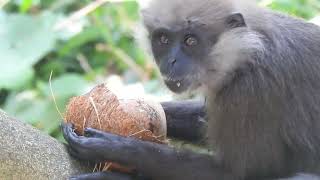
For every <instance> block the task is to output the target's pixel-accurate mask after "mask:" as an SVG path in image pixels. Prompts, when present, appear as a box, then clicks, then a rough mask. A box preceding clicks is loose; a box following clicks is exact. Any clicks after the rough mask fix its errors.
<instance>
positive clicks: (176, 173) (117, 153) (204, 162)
mask: <svg viewBox="0 0 320 180" xmlns="http://www.w3.org/2000/svg"><path fill="white" fill-rule="evenodd" d="M63 134H64V137H65V139H66V141H67V142H68V143H69V145H70V146H69V148H70V153H71V154H72V155H73V156H75V157H77V158H79V159H82V160H87V161H95V162H101V161H106V160H108V161H113V162H118V163H121V164H124V165H129V166H133V167H136V168H137V170H138V171H139V172H141V173H143V174H144V175H147V176H150V177H152V178H154V179H168V180H175V179H185V180H193V179H203V180H207V179H212V177H217V179H224V178H225V177H224V176H225V174H222V172H223V171H222V170H221V169H219V170H218V168H217V167H216V164H215V163H214V161H213V158H212V157H210V156H208V155H201V154H194V153H192V152H189V151H179V150H176V149H173V148H171V147H168V146H166V145H161V144H155V143H151V142H145V141H140V140H137V139H134V138H126V137H122V136H117V135H114V134H109V133H105V132H101V131H98V130H94V129H90V128H89V129H86V130H85V136H78V135H77V134H76V133H74V129H73V128H72V125H70V124H65V125H63ZM220 177H221V178H220Z"/></svg>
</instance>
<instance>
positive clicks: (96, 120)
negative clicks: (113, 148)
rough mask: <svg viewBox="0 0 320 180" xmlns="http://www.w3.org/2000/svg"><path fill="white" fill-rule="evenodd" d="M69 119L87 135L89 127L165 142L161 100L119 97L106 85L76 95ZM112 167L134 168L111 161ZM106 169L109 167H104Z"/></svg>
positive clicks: (127, 170) (130, 169) (76, 129)
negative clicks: (86, 129)
mask: <svg viewBox="0 0 320 180" xmlns="http://www.w3.org/2000/svg"><path fill="white" fill-rule="evenodd" d="M66 109H67V110H66V113H65V121H66V122H68V123H72V124H73V125H74V127H75V132H76V133H77V134H79V135H83V133H84V129H85V128H86V127H91V128H95V129H99V130H101V131H105V132H109V133H113V134H117V135H121V136H125V137H134V138H138V139H141V140H145V141H152V142H156V143H161V144H165V143H166V135H167V126H166V117H165V113H164V110H163V108H162V106H161V105H160V104H159V103H156V102H152V101H149V100H145V99H118V98H117V96H116V95H115V94H114V93H113V92H111V91H110V90H109V89H108V88H107V87H106V85H105V84H101V85H98V86H96V87H95V88H94V89H92V90H91V91H90V92H89V93H87V94H85V95H83V96H77V97H73V98H72V99H71V100H70V102H69V104H68V105H67V108H66ZM108 167H110V168H108V169H111V170H120V171H122V172H130V171H132V169H133V168H123V167H122V166H120V165H118V164H115V163H112V165H111V166H110V164H109V163H108ZM104 169H105V168H104Z"/></svg>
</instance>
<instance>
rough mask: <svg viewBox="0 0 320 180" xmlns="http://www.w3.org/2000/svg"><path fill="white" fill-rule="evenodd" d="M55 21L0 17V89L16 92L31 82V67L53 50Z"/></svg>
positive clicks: (49, 16)
mask: <svg viewBox="0 0 320 180" xmlns="http://www.w3.org/2000/svg"><path fill="white" fill-rule="evenodd" d="M55 19H56V18H55V15H53V14H49V13H47V14H43V15H41V16H29V15H18V14H9V15H8V14H5V13H0V39H1V43H0V64H1V66H0V72H1V75H0V89H1V88H7V89H17V88H19V87H22V86H23V85H25V84H26V83H27V82H28V81H29V80H30V79H31V78H32V76H33V68H32V66H33V65H34V64H35V63H37V62H38V61H40V59H41V58H42V57H43V56H44V55H46V54H47V53H48V52H50V51H51V50H52V49H53V48H54V45H55V40H56V36H55V34H54V32H53V24H54V23H55Z"/></svg>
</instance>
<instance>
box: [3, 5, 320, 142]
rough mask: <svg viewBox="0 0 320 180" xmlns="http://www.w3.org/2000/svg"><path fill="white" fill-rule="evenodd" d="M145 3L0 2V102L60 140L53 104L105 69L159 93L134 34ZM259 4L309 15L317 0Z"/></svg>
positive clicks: (318, 8)
mask: <svg viewBox="0 0 320 180" xmlns="http://www.w3.org/2000/svg"><path fill="white" fill-rule="evenodd" d="M144 3H145V1H134V0H133V1H122V0H110V1H104V0H97V1H92V0H11V1H9V0H0V107H1V108H2V109H3V110H4V111H6V112H8V113H9V114H10V115H12V116H14V117H17V118H19V119H21V120H23V121H25V122H27V123H30V124H32V125H33V126H35V127H36V128H39V129H40V130H42V131H43V132H45V133H47V134H50V135H51V136H53V137H56V138H58V139H60V140H61V139H62V137H61V134H60V132H59V124H60V120H61V116H60V115H59V113H58V111H57V109H56V107H55V106H56V105H57V106H58V108H59V109H60V110H61V111H62V112H63V111H64V108H65V105H66V103H67V102H68V99H69V98H70V97H72V96H75V95H80V94H83V93H85V92H86V91H88V90H89V89H90V88H92V87H93V86H94V85H95V84H98V83H101V82H106V81H107V82H109V81H111V82H113V81H112V80H110V78H109V77H110V76H111V75H118V77H119V78H115V79H117V80H118V81H120V82H121V83H124V84H133V83H135V84H138V85H139V87H142V89H143V90H142V91H144V92H145V93H147V94H153V95H156V96H164V95H165V92H164V91H163V90H162V89H161V88H160V87H162V86H161V82H160V81H159V78H158V76H157V72H156V71H155V67H154V64H153V62H152V58H150V57H149V56H148V55H147V53H146V52H145V51H144V50H143V49H142V48H140V46H139V45H138V44H137V43H136V40H135V35H137V34H140V32H139V25H140V24H139V14H138V10H139V6H140V5H143V4H144ZM259 3H260V4H261V5H262V6H268V7H270V8H272V9H275V10H279V11H283V12H286V13H288V14H291V15H295V16H299V17H302V18H305V19H307V20H310V19H312V18H314V17H316V16H317V15H319V13H320V0H261V1H259ZM51 72H52V78H51V88H50V85H49V78H50V74H51ZM138 89H139V88H138ZM140 89H141V88H140ZM51 90H52V92H53V94H54V96H53V95H52V93H51ZM129 92H130V93H135V92H131V91H129ZM53 97H55V99H56V104H55V103H54V98H53Z"/></svg>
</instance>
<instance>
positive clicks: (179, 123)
mask: <svg viewBox="0 0 320 180" xmlns="http://www.w3.org/2000/svg"><path fill="white" fill-rule="evenodd" d="M161 105H162V107H163V108H164V111H165V113H166V117H167V127H168V136H170V137H175V138H179V139H184V140H188V141H192V142H197V141H201V140H203V139H205V137H206V130H207V122H206V120H205V115H206V113H205V105H204V102H202V101H195V100H188V101H172V102H163V103H161Z"/></svg>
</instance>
